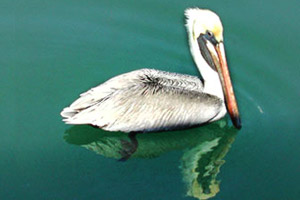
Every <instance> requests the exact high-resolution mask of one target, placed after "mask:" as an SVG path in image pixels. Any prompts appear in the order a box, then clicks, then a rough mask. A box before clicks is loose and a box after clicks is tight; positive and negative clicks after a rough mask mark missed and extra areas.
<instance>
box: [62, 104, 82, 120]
mask: <svg viewBox="0 0 300 200" xmlns="http://www.w3.org/2000/svg"><path fill="white" fill-rule="evenodd" d="M77 113H78V111H77V110H74V109H72V108H70V107H66V108H64V109H63V110H62V111H61V113H60V115H61V116H62V117H63V118H65V119H64V121H65V120H66V119H69V118H72V117H73V116H74V115H76V114H77Z"/></svg>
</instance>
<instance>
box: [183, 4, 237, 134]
mask: <svg viewBox="0 0 300 200" xmlns="http://www.w3.org/2000/svg"><path fill="white" fill-rule="evenodd" d="M185 16H186V18H187V24H186V27H187V31H188V36H189V42H190V49H191V53H192V55H193V58H194V60H195V63H196V65H197V67H198V69H199V70H200V72H201V75H202V77H203V79H204V87H206V88H207V89H206V92H208V93H211V94H214V95H217V96H218V95H219V96H220V95H221V96H222V97H221V98H223V95H224V97H225V102H226V107H227V111H228V113H229V115H230V117H231V120H232V122H233V124H234V126H235V127H237V128H241V121H240V117H239V111H238V107H237V103H236V100H235V95H234V92H233V88H232V84H231V80H230V75H229V71H228V67H227V61H226V57H225V49H224V44H223V26H222V23H221V20H220V18H219V16H218V15H217V14H216V13H214V12H212V11H210V10H206V9H199V8H189V9H187V10H186V11H185ZM220 93H221V94H220Z"/></svg>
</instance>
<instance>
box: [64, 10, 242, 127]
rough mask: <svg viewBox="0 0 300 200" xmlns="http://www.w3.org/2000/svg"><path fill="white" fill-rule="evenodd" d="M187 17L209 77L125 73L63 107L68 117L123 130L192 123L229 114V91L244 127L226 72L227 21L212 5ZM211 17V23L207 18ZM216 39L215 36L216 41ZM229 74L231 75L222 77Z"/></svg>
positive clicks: (198, 57)
mask: <svg viewBox="0 0 300 200" xmlns="http://www.w3.org/2000/svg"><path fill="white" fill-rule="evenodd" d="M186 16H187V29H188V34H189V41H190V48H191V52H192V55H193V58H194V60H195V63H196V65H197V67H198V69H199V70H200V72H201V74H202V77H203V79H204V81H201V80H200V79H199V78H198V77H195V76H189V75H183V74H177V73H170V72H164V71H159V70H155V69H141V70H136V71H132V72H129V73H125V74H121V75H119V76H116V77H114V78H112V79H110V80H108V81H106V82H105V83H103V84H101V85H99V86H97V87H95V88H92V89H91V90H89V91H87V92H85V93H83V94H81V95H80V96H81V97H80V98H79V99H77V100H76V101H75V102H74V103H72V104H71V105H70V106H69V107H67V108H65V109H64V110H63V111H62V113H61V115H62V116H63V118H64V121H65V122H66V123H68V124H91V125H93V126H97V127H100V128H103V129H105V130H109V131H123V132H138V131H141V132H146V131H154V130H169V129H177V128H184V127H190V126H195V125H200V124H203V123H209V122H212V121H215V120H218V119H220V118H222V117H223V116H224V115H225V114H226V105H225V100H224V93H223V91H225V98H226V103H227V108H228V109H229V112H230V115H231V117H232V119H233V123H234V124H235V126H236V127H238V128H240V121H239V118H238V119H237V116H238V110H237V105H236V102H235V97H234V94H233V90H232V86H231V82H230V78H229V74H228V70H227V71H226V69H225V72H224V71H222V70H223V68H222V67H223V66H225V68H227V64H226V59H225V52H224V47H223V45H222V46H221V43H222V44H223V36H222V32H223V29H222V25H221V22H220V20H219V18H218V16H217V15H216V14H215V13H213V12H211V11H209V10H202V9H188V10H187V11H186ZM205 16H206V17H207V19H208V20H210V22H205V21H204V19H203V18H204V17H205ZM206 23H207V24H206ZM199 26H200V27H199ZM209 26H211V27H209ZM209 28H210V29H214V30H212V31H214V32H211V33H212V34H214V35H213V36H214V38H213V39H214V40H216V41H217V43H216V47H215V51H216V52H215V53H212V52H211V51H212V47H211V46H209V45H211V44H208V43H207V41H209V39H211V38H207V36H206V35H204V36H203V33H206V32H207V30H208V29H209ZM206 29H207V30H206ZM205 31H206V32H205ZM214 40H212V41H211V42H212V44H213V45H214V42H215V41H214ZM222 56H223V57H222ZM223 59H224V60H223ZM218 63H219V64H218ZM223 73H224V74H225V76H224V77H222V78H220V74H223ZM226 73H227V75H226ZM227 76H228V77H227ZM228 78H229V82H228ZM235 118H236V119H237V120H234V119H235ZM235 122H237V123H238V124H237V123H235Z"/></svg>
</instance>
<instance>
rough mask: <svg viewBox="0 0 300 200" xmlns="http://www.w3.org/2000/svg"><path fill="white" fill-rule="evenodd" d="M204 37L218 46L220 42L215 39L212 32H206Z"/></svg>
mask: <svg viewBox="0 0 300 200" xmlns="http://www.w3.org/2000/svg"><path fill="white" fill-rule="evenodd" d="M204 37H205V38H206V39H207V40H208V41H210V42H211V43H212V44H213V45H217V43H218V41H217V40H216V38H215V35H214V34H213V32H211V31H206V33H205V35H204Z"/></svg>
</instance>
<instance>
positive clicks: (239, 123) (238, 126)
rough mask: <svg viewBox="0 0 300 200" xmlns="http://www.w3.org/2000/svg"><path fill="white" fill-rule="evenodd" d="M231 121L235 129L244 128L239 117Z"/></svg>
mask: <svg viewBox="0 0 300 200" xmlns="http://www.w3.org/2000/svg"><path fill="white" fill-rule="evenodd" d="M231 120H232V123H233V125H234V127H235V128H237V129H239V130H240V129H241V128H242V122H241V118H240V117H239V116H237V117H232V118H231Z"/></svg>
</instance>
